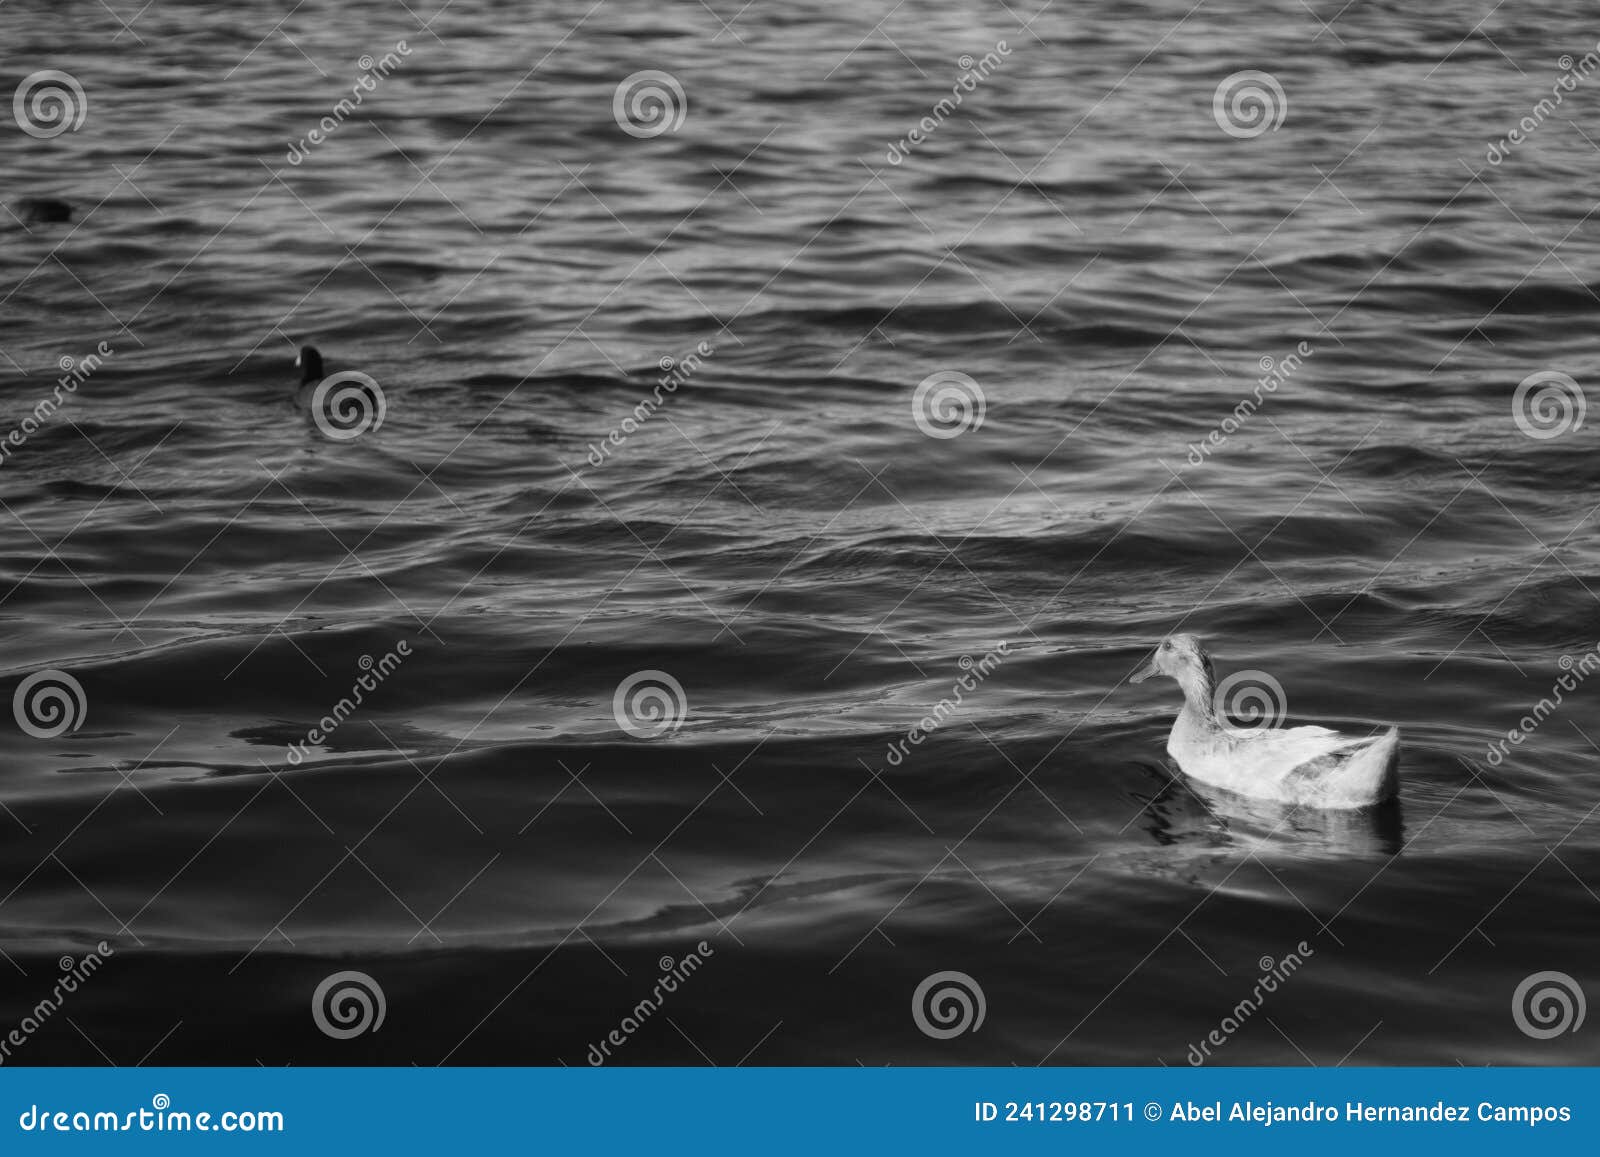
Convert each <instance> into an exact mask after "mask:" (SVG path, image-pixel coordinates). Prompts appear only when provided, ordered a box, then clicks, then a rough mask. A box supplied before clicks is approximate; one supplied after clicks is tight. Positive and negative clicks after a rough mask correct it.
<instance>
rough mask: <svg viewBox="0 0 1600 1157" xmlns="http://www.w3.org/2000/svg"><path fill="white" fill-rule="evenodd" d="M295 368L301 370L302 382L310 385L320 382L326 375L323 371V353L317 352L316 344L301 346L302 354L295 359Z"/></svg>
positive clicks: (303, 384) (304, 384)
mask: <svg viewBox="0 0 1600 1157" xmlns="http://www.w3.org/2000/svg"><path fill="white" fill-rule="evenodd" d="M294 365H295V369H297V370H299V371H300V384H301V385H302V386H309V385H311V384H312V383H314V382H320V381H321V380H322V379H323V377H324V375H323V372H322V355H321V354H319V353H318V352H317V348H316V346H309V345H306V346H301V347H300V356H299V357H297V358H295V359H294Z"/></svg>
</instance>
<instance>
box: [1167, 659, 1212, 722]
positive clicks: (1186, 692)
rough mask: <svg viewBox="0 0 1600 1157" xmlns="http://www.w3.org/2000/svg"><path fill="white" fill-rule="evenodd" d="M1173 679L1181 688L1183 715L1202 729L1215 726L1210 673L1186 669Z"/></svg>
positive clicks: (1203, 670) (1198, 669)
mask: <svg viewBox="0 0 1600 1157" xmlns="http://www.w3.org/2000/svg"><path fill="white" fill-rule="evenodd" d="M1175 678H1176V679H1177V680H1178V686H1179V687H1181V688H1183V714H1185V715H1188V716H1189V717H1190V718H1191V720H1192V721H1193V722H1195V723H1197V724H1199V725H1201V726H1202V727H1206V728H1215V727H1216V726H1217V704H1216V687H1215V685H1214V683H1213V681H1212V678H1211V673H1210V672H1209V671H1207V670H1205V669H1203V668H1200V667H1186V668H1184V669H1183V670H1182V671H1180V672H1179V673H1178V674H1177V675H1176V676H1175Z"/></svg>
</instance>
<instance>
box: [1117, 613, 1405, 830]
mask: <svg viewBox="0 0 1600 1157" xmlns="http://www.w3.org/2000/svg"><path fill="white" fill-rule="evenodd" d="M1158 674H1159V675H1168V676H1170V677H1172V678H1174V679H1176V680H1177V681H1178V684H1179V686H1180V687H1182V688H1183V692H1184V704H1183V710H1182V711H1180V712H1179V713H1178V718H1177V721H1176V722H1174V723H1173V725H1172V733H1171V734H1170V735H1169V736H1168V737H1167V754H1168V755H1170V756H1171V757H1172V759H1173V761H1174V762H1176V763H1177V765H1178V767H1179V768H1181V769H1182V770H1183V772H1184V774H1185V775H1188V776H1190V777H1191V778H1193V779H1196V780H1199V781H1201V782H1202V783H1208V784H1211V785H1213V786H1215V787H1220V788H1224V789H1226V790H1228V791H1232V792H1236V793H1238V794H1240V795H1249V796H1255V797H1258V798H1261V799H1270V800H1276V801H1279V802H1282V803H1291V804H1299V805H1303V806H1306V807H1319V808H1357V807H1369V806H1372V805H1374V804H1379V803H1382V802H1384V801H1385V800H1389V799H1392V798H1394V796H1395V794H1396V793H1397V792H1398V791H1399V787H1400V731H1399V729H1398V728H1395V727H1390V728H1389V729H1388V730H1387V731H1384V732H1382V733H1380V734H1378V735H1372V736H1349V735H1342V734H1340V733H1339V732H1337V731H1332V730H1330V729H1329V728H1326V727H1315V726H1307V727H1282V728H1280V727H1260V728H1250V729H1245V728H1236V727H1232V726H1230V725H1229V724H1228V723H1227V722H1225V721H1224V720H1223V719H1222V718H1221V717H1220V714H1219V712H1218V709H1217V704H1216V691H1215V682H1214V679H1213V676H1212V672H1211V661H1210V659H1209V658H1208V657H1207V656H1206V654H1205V651H1204V650H1203V648H1201V646H1200V642H1199V640H1198V639H1195V638H1194V637H1193V636H1192V635H1175V636H1173V638H1171V639H1168V640H1166V641H1165V642H1163V643H1162V645H1161V647H1160V648H1159V649H1158V650H1157V652H1156V655H1155V657H1154V658H1152V659H1151V661H1150V663H1149V664H1148V665H1147V666H1146V667H1145V668H1144V670H1142V671H1140V672H1138V673H1137V674H1135V675H1134V676H1133V681H1134V682H1142V681H1143V680H1144V679H1146V678H1148V677H1149V676H1151V675H1158Z"/></svg>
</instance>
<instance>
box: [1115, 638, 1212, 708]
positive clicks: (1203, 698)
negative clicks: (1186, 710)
mask: <svg viewBox="0 0 1600 1157" xmlns="http://www.w3.org/2000/svg"><path fill="white" fill-rule="evenodd" d="M1153 675H1165V676H1167V677H1168V678H1169V679H1176V680H1177V681H1178V686H1180V687H1182V688H1183V694H1184V697H1185V698H1187V699H1188V700H1189V701H1190V702H1192V703H1200V704H1208V703H1209V702H1210V701H1211V694H1212V688H1213V687H1214V686H1215V685H1216V675H1215V674H1214V673H1213V671H1212V667H1211V657H1210V656H1209V655H1207V654H1206V649H1205V648H1204V647H1203V646H1201V645H1200V640H1199V639H1197V638H1195V636H1193V635H1170V636H1168V637H1167V638H1165V639H1163V640H1161V645H1160V646H1159V647H1157V648H1156V652H1155V654H1154V655H1151V656H1150V661H1149V662H1148V663H1146V664H1145V665H1144V666H1143V667H1141V668H1139V669H1138V670H1137V671H1135V672H1134V673H1133V674H1132V675H1131V676H1129V679H1128V681H1129V682H1130V683H1143V682H1144V681H1145V680H1146V679H1148V678H1150V677H1151V676H1153Z"/></svg>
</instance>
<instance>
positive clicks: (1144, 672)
mask: <svg viewBox="0 0 1600 1157" xmlns="http://www.w3.org/2000/svg"><path fill="white" fill-rule="evenodd" d="M1159 674H1161V672H1160V670H1159V669H1157V667H1156V657H1155V656H1154V655H1151V656H1150V661H1149V662H1148V663H1146V664H1145V665H1144V666H1143V667H1140V668H1139V669H1138V670H1137V671H1135V672H1134V673H1133V674H1132V675H1129V676H1128V682H1130V683H1143V682H1144V681H1145V680H1146V679H1149V678H1152V677H1153V676H1156V675H1159Z"/></svg>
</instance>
